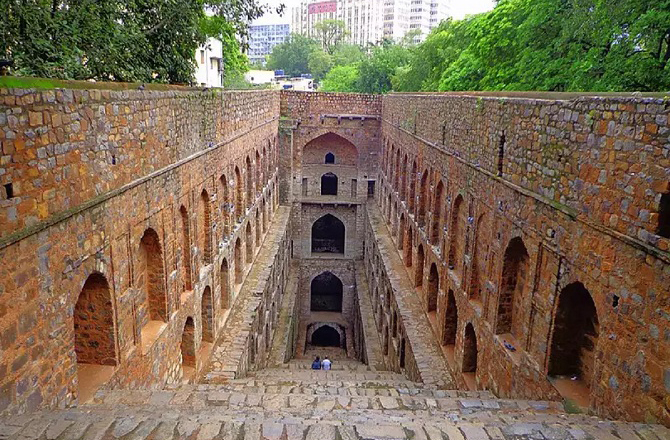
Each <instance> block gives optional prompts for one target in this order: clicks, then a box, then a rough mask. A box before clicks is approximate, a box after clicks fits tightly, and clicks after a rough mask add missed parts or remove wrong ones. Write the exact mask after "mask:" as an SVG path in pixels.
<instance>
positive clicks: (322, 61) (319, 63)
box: [307, 50, 333, 81]
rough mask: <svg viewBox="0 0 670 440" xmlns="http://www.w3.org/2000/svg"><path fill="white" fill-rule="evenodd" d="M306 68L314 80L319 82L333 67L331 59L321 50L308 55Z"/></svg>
mask: <svg viewBox="0 0 670 440" xmlns="http://www.w3.org/2000/svg"><path fill="white" fill-rule="evenodd" d="M307 66H308V67H309V71H310V72H311V73H312V75H313V76H314V80H315V81H319V80H320V79H321V78H323V77H324V76H325V75H326V73H328V71H329V70H330V68H331V67H333V57H332V56H331V55H328V54H327V53H326V52H324V51H322V50H315V51H313V52H312V53H310V54H309V59H308V61H307Z"/></svg>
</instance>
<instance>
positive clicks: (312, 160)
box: [302, 132, 358, 166]
mask: <svg viewBox="0 0 670 440" xmlns="http://www.w3.org/2000/svg"><path fill="white" fill-rule="evenodd" d="M302 152H303V154H302V163H304V164H315V165H316V164H319V165H322V164H324V163H326V164H328V163H329V162H326V159H330V156H327V155H328V154H331V155H333V162H332V164H335V162H337V163H336V164H337V165H351V166H358V148H356V145H354V143H353V142H352V141H350V140H349V139H347V138H346V137H344V136H340V135H339V134H336V133H333V132H327V133H324V134H321V135H319V136H316V137H315V138H314V139H311V140H310V141H309V142H307V143H306V144H305V146H304V147H303V149H302Z"/></svg>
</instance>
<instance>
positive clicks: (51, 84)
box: [0, 76, 199, 90]
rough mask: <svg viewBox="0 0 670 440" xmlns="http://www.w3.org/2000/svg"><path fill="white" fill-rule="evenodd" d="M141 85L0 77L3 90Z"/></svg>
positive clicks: (167, 86) (179, 87)
mask: <svg viewBox="0 0 670 440" xmlns="http://www.w3.org/2000/svg"><path fill="white" fill-rule="evenodd" d="M141 84H142V83H123V82H111V81H101V82H91V81H74V80H64V79H53V78H33V77H29V76H0V88H3V89H36V90H53V89H76V90H92V89H93V90H96V89H97V90H136V89H137V88H138V87H139V86H140V85H141ZM145 88H146V90H199V89H197V88H193V87H188V86H184V85H174V84H156V83H148V84H145Z"/></svg>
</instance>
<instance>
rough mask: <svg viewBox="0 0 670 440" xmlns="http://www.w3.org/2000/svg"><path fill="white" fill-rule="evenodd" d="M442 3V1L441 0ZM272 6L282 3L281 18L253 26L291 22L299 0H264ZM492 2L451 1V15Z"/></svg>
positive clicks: (471, 11) (271, 16)
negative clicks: (293, 9) (293, 10)
mask: <svg viewBox="0 0 670 440" xmlns="http://www.w3.org/2000/svg"><path fill="white" fill-rule="evenodd" d="M443 1H444V0H443ZM262 3H268V4H270V5H272V6H276V5H279V4H280V3H284V4H285V5H286V9H285V12H284V16H283V17H279V16H277V14H265V15H264V16H263V17H261V18H259V19H258V20H256V21H255V22H254V24H279V23H290V22H291V8H292V7H293V6H297V5H298V4H300V0H266V1H264V2H262ZM493 6H494V2H493V0H451V14H452V15H453V16H454V18H457V19H461V18H463V17H465V16H466V15H467V14H478V13H480V12H485V11H489V10H491V9H493Z"/></svg>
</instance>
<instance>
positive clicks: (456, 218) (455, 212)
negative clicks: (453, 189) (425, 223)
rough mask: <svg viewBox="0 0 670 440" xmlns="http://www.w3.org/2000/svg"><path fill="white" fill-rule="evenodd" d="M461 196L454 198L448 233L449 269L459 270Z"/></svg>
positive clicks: (461, 238)
mask: <svg viewBox="0 0 670 440" xmlns="http://www.w3.org/2000/svg"><path fill="white" fill-rule="evenodd" d="M462 205H463V196H461V195H460V194H459V195H458V196H456V200H455V201H454V207H453V208H452V210H451V230H450V231H449V260H448V262H449V263H448V264H449V269H452V270H454V269H456V270H459V268H460V263H461V261H460V259H461V252H460V251H461V246H462V243H463V237H462V236H463V232H464V231H463V228H464V226H465V225H461V215H462V213H461V211H462V210H463V207H462Z"/></svg>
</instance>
